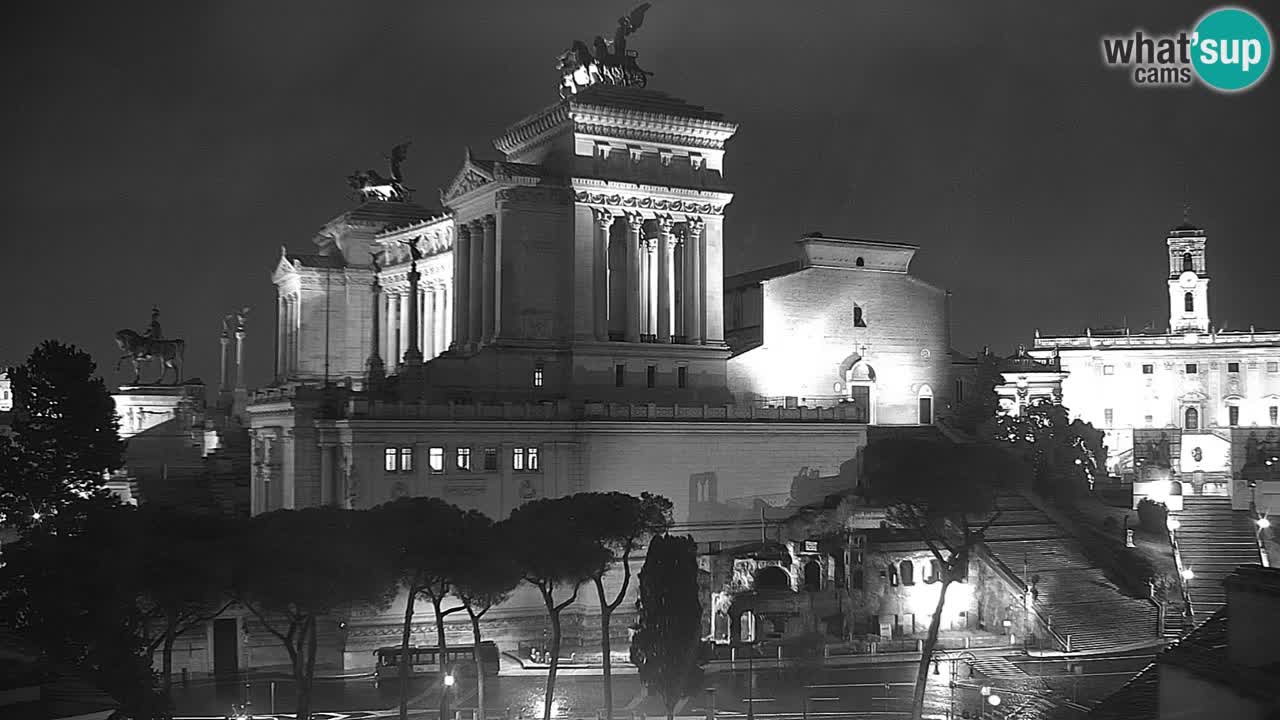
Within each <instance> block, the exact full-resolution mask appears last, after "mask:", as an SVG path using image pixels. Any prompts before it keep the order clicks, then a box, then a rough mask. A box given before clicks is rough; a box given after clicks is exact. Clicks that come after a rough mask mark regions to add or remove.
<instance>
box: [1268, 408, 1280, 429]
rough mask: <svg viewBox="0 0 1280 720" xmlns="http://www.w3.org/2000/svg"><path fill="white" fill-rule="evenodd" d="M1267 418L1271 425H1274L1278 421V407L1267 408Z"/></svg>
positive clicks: (1279, 412)
mask: <svg viewBox="0 0 1280 720" xmlns="http://www.w3.org/2000/svg"><path fill="white" fill-rule="evenodd" d="M1267 416H1268V417H1269V418H1270V419H1271V424H1272V425H1276V424H1277V421H1278V420H1280V407H1276V406H1275V405H1272V406H1271V407H1269V408H1267Z"/></svg>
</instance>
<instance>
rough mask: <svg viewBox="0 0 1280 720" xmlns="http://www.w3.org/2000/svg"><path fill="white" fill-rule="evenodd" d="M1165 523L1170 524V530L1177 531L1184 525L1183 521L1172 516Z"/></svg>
mask: <svg viewBox="0 0 1280 720" xmlns="http://www.w3.org/2000/svg"><path fill="white" fill-rule="evenodd" d="M1165 524H1166V525H1168V526H1169V532H1177V530H1178V528H1180V527H1182V523H1180V522H1178V518H1176V517H1172V516H1170V518H1169V519H1168V520H1166V521H1165Z"/></svg>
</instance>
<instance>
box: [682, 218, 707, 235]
mask: <svg viewBox="0 0 1280 720" xmlns="http://www.w3.org/2000/svg"><path fill="white" fill-rule="evenodd" d="M684 222H685V225H686V227H688V229H689V232H691V233H700V232H702V228H703V226H704V225H706V221H705V220H703V219H702V216H700V215H690V216H688V217H686V218H685V220H684Z"/></svg>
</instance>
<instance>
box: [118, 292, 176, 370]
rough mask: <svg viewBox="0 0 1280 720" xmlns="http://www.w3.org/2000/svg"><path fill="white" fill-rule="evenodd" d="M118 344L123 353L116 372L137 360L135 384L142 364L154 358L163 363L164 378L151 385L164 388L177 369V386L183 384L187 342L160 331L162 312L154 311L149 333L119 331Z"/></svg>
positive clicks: (148, 328) (152, 311)
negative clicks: (167, 336)
mask: <svg viewBox="0 0 1280 720" xmlns="http://www.w3.org/2000/svg"><path fill="white" fill-rule="evenodd" d="M116 345H118V346H119V347H120V352H122V353H123V354H122V355H121V356H120V358H119V359H117V360H116V370H117V371H118V370H120V365H121V363H123V362H124V361H125V360H132V361H133V384H134V385H137V384H138V378H139V376H140V375H141V368H142V363H144V362H150V361H151V360H153V359H158V360H160V377H159V378H157V379H156V381H155V382H154V383H148V384H151V385H163V384H164V378H165V376H166V375H168V374H169V369H171V368H172V369H173V384H174V385H177V384H178V383H180V382H182V353H183V350H184V349H185V348H186V342H185V341H183V340H168V339H166V338H165V337H164V331H163V330H161V329H160V309H159V308H152V309H151V324H150V325H149V326H148V327H147V331H146V332H145V333H139V332H135V331H133V330H129V329H125V330H119V331H117V332H116Z"/></svg>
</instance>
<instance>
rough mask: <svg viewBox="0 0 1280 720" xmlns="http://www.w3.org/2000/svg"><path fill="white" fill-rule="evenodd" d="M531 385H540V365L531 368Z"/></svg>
mask: <svg viewBox="0 0 1280 720" xmlns="http://www.w3.org/2000/svg"><path fill="white" fill-rule="evenodd" d="M533 386H534V387H542V366H541V365H538V366H536V367H534V368H533Z"/></svg>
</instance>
